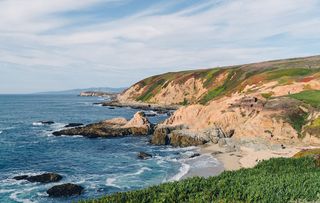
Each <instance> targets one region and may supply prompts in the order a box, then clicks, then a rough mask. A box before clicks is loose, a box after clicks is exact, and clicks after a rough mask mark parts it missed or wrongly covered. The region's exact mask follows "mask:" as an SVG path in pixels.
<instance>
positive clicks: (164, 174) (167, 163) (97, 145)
mask: <svg viewBox="0 0 320 203" xmlns="http://www.w3.org/2000/svg"><path fill="white" fill-rule="evenodd" d="M99 100H101V99H100V98H93V97H77V96H74V95H0V202H1V203H6V202H71V201H76V200H78V199H88V198H94V197H100V196H103V195H105V194H110V193H113V192H118V191H126V190H133V189H139V188H143V187H147V186H149V185H153V184H159V183H162V182H165V181H169V180H177V179H179V178H181V176H182V175H183V174H185V172H186V171H187V170H188V169H189V166H188V165H186V164H185V163H183V162H182V161H181V160H183V159H184V158H185V157H186V156H190V153H191V154H192V153H193V152H192V151H194V150H196V149H195V148H183V149H182V148H171V147H166V146H152V145H150V144H149V143H148V140H149V138H148V137H124V138H115V139H102V138H97V139H88V138H84V137H81V136H75V137H69V136H61V137H55V136H52V134H51V133H52V131H55V130H59V129H62V128H63V127H64V125H66V124H68V123H71V122H79V123H84V124H88V123H92V122H97V121H100V120H104V119H109V118H114V117H119V116H122V117H125V118H127V119H130V118H131V117H132V116H133V115H134V113H135V112H136V111H137V110H134V109H130V108H115V109H109V108H107V107H102V106H97V105H93V103H94V102H97V101H99ZM165 118H166V115H158V116H156V117H151V118H150V121H151V122H153V123H157V122H159V121H161V120H164V119H165ZM41 120H52V121H54V122H55V124H53V125H39V124H38V123H37V121H41ZM140 151H144V152H148V153H151V154H153V155H155V156H154V158H152V159H148V160H139V159H137V157H136V156H137V153H138V152H140ZM43 172H55V173H59V174H61V175H62V176H63V179H62V180H61V181H60V182H59V183H50V184H40V183H29V182H27V181H24V180H21V181H16V180H13V179H12V177H14V176H17V175H22V174H30V175H31V174H40V173H43ZM67 182H71V183H76V184H80V185H82V186H83V187H84V188H85V192H84V193H83V194H82V195H81V196H79V197H70V198H58V199H54V198H49V197H48V196H47V194H46V190H47V189H48V188H50V187H52V186H53V185H57V184H61V183H67Z"/></svg>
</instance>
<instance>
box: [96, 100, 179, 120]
mask: <svg viewBox="0 0 320 203" xmlns="http://www.w3.org/2000/svg"><path fill="white" fill-rule="evenodd" d="M97 104H102V106H107V107H109V108H110V107H119V108H123V107H130V108H132V109H139V110H143V111H153V112H156V113H158V114H170V113H171V112H172V111H174V110H177V109H178V108H179V107H180V105H165V104H163V105H159V104H149V103H143V102H133V101H131V102H122V101H118V100H113V101H108V102H102V103H97ZM154 115H155V114H149V115H147V116H154Z"/></svg>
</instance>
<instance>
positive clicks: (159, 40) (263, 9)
mask: <svg viewBox="0 0 320 203" xmlns="http://www.w3.org/2000/svg"><path fill="white" fill-rule="evenodd" d="M150 2H152V3H150ZM134 3H135V4H134ZM137 4H139V5H137ZM132 5H135V7H136V8H135V9H134V8H133V6H132ZM319 9H320V3H319V1H317V0H295V1H292V0H281V1H279V0H268V1H263V0H257V1H252V0H227V1H222V0H212V1H190V0H185V1H166V0H162V1H143V0H137V1H132V0H121V1H116V0H109V1H106V0H83V1H77V0H56V1H49V0H48V1H46V0H29V1H19V0H3V1H0V72H1V74H0V80H1V81H2V82H1V83H3V82H5V83H8V84H9V87H8V85H7V86H0V92H13V91H15V92H17V91H22V87H23V88H24V89H23V91H37V90H45V89H59V88H62V89H64V88H74V87H84V86H95V85H97V86H128V85H130V84H131V83H132V82H134V81H137V80H139V79H142V78H143V77H146V76H148V75H150V74H156V73H161V72H166V71H175V70H182V69H185V68H204V67H213V66H221V65H230V64H236V63H247V62H253V61H259V60H266V59H274V58H285V57H295V56H304V55H312V54H319V53H318V51H319V47H320V41H319V38H320V35H319V34H320V14H319V12H318V11H319ZM89 11H90V12H89ZM4 70H5V71H4ZM24 73H27V74H24ZM17 74H22V76H20V77H12V76H13V75H17ZM23 75H24V76H25V78H24V76H23ZM52 76H54V77H55V78H52ZM75 76H76V77H77V78H76V79H73V77H75ZM10 77H12V78H10ZM15 78H20V79H15ZM21 78H24V80H21ZM66 79H69V80H70V81H72V82H66ZM26 81H29V83H28V82H26ZM30 81H32V82H30ZM37 81H38V82H37ZM57 84H59V85H57Z"/></svg>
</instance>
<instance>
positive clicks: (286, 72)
mask: <svg viewBox="0 0 320 203" xmlns="http://www.w3.org/2000/svg"><path fill="white" fill-rule="evenodd" d="M313 72H314V70H312V69H307V68H288V69H278V70H273V71H270V72H268V78H267V79H268V80H274V79H278V78H281V77H285V76H286V77H301V76H306V75H310V74H311V73H313Z"/></svg>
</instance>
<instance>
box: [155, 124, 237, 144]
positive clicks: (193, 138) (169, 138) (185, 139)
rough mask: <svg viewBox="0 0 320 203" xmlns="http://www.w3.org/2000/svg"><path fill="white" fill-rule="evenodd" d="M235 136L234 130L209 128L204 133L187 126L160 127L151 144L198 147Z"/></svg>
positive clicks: (156, 130)
mask: <svg viewBox="0 0 320 203" xmlns="http://www.w3.org/2000/svg"><path fill="white" fill-rule="evenodd" d="M233 134H234V130H229V131H226V132H225V131H223V130H222V129H221V128H219V127H213V128H208V129H206V130H204V131H193V130H190V129H188V127H187V126H185V125H176V126H175V125H159V126H158V127H157V128H156V129H155V131H154V133H153V136H152V138H151V143H152V144H155V145H172V146H175V147H187V146H197V145H203V144H206V143H208V142H211V143H213V144H218V142H219V141H220V140H222V139H225V138H231V137H232V136H233ZM220 142H222V141H220Z"/></svg>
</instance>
